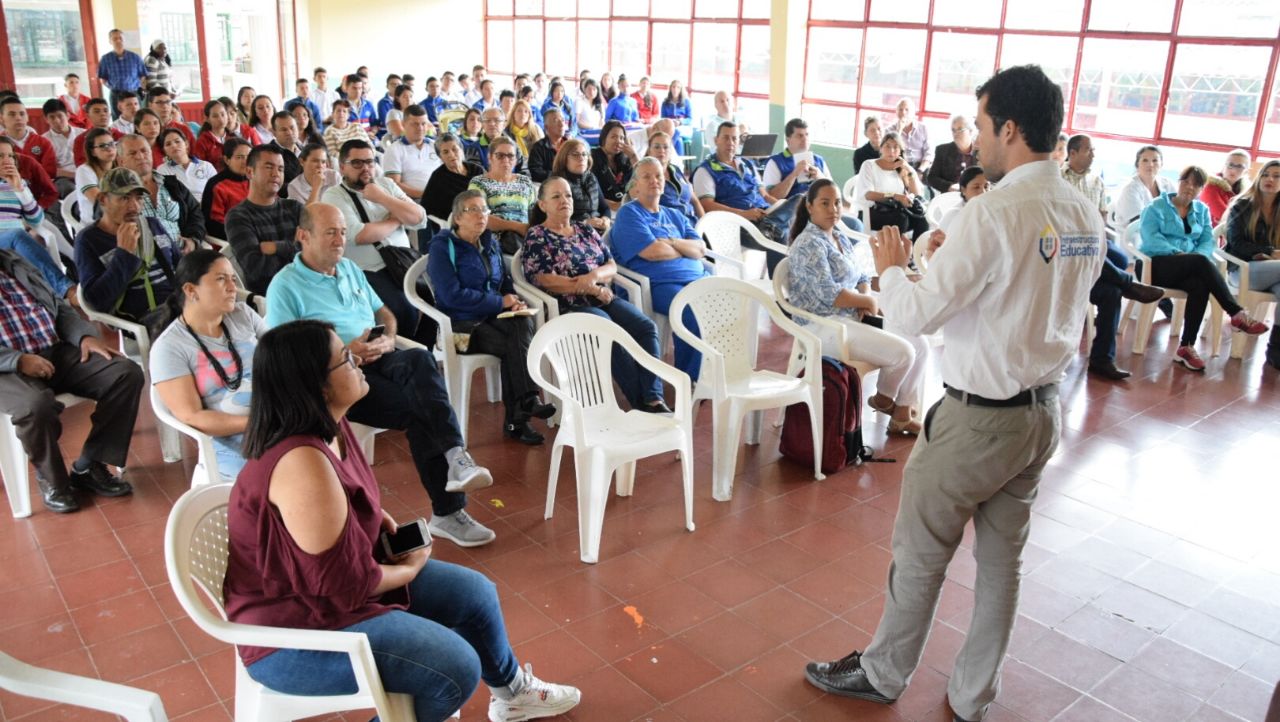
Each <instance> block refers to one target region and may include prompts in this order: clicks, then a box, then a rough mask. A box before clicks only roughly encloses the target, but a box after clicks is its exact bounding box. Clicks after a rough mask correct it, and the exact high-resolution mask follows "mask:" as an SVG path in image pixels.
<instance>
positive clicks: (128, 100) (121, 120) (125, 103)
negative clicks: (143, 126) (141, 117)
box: [111, 90, 142, 135]
mask: <svg viewBox="0 0 1280 722" xmlns="http://www.w3.org/2000/svg"><path fill="white" fill-rule="evenodd" d="M117 95H118V96H119V98H118V100H116V119H115V120H114V121H112V123H111V127H112V128H115V129H116V130H118V131H120V133H121V134H123V135H128V134H130V133H134V132H137V131H136V130H135V128H134V124H133V119H134V116H135V115H137V113H138V110H140V109H141V106H142V103H141V101H140V100H139V99H138V94H137V93H135V92H133V91H132V90H121V91H120V92H119V93H118V94H117Z"/></svg>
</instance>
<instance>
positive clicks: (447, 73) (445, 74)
mask: <svg viewBox="0 0 1280 722" xmlns="http://www.w3.org/2000/svg"><path fill="white" fill-rule="evenodd" d="M440 77H441V78H452V77H454V75H453V71H452V70H446V71H444V72H443V73H441V74H440Z"/></svg>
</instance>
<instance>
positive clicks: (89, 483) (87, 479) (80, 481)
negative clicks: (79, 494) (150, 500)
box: [71, 461, 133, 496]
mask: <svg viewBox="0 0 1280 722" xmlns="http://www.w3.org/2000/svg"><path fill="white" fill-rule="evenodd" d="M71 485H72V486H74V487H76V488H77V489H81V490H83V491H91V492H93V493H94V494H97V495H98V496H127V495H129V494H132V493H133V486H131V485H130V484H129V482H127V481H125V480H124V479H121V478H120V477H118V476H115V475H113V474H112V473H111V472H110V471H108V470H107V466H106V464H100V463H98V462H96V461H95V462H93V463H92V464H89V468H88V469H86V470H85V471H75V470H74V469H73V470H72V471H71Z"/></svg>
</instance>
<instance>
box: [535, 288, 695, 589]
mask: <svg viewBox="0 0 1280 722" xmlns="http://www.w3.org/2000/svg"><path fill="white" fill-rule="evenodd" d="M615 344H616V345H618V346H620V347H621V348H622V349H623V350H624V351H625V352H626V353H628V354H630V355H631V357H632V358H633V359H635V361H636V363H638V364H640V365H641V366H643V367H644V368H645V369H647V370H648V371H651V372H652V373H653V374H654V375H656V376H657V377H658V378H660V379H662V380H663V381H665V382H666V383H668V384H670V385H671V386H673V387H674V388H675V392H676V394H675V405H674V406H673V410H674V413H673V414H671V415H670V416H667V415H658V414H650V413H646V412H644V411H635V410H632V411H623V410H622V409H621V408H619V407H618V401H617V397H616V395H615V392H614V390H613V371H612V361H611V359H612V353H613V347H614V345H615ZM544 360H546V361H548V362H550V365H551V369H552V372H553V375H552V376H550V377H549V376H547V375H546V374H544V373H543V371H542V368H543V361H544ZM529 375H530V376H532V377H533V380H534V382H535V383H537V384H538V386H540V387H542V388H543V389H545V390H546V391H547V392H548V393H550V394H551V395H552V396H555V397H556V398H557V399H559V400H560V402H561V410H562V416H561V423H560V430H559V431H558V432H557V433H556V439H555V443H554V444H553V445H552V447H551V469H550V472H549V475H548V477H547V506H546V511H545V514H544V517H545V518H547V519H550V518H551V516H552V513H553V512H554V511H555V497H556V481H557V479H558V477H559V475H560V455H561V453H562V452H563V451H564V447H566V446H569V447H572V448H573V460H574V471H575V473H576V475H577V484H578V549H579V555H580V557H581V559H582V561H584V562H586V563H588V564H594V563H595V562H596V560H597V558H598V557H599V556H600V534H601V531H602V529H603V527H604V508H605V502H606V501H607V499H608V494H609V482H610V480H611V479H613V478H614V477H615V475H616V477H617V482H616V488H617V493H618V496H630V495H631V493H632V491H633V490H634V487H635V478H636V461H637V460H638V459H643V458H645V457H648V456H653V455H655V454H661V453H663V452H667V451H677V452H679V454H680V463H681V474H682V479H683V482H684V511H685V528H686V529H688V530H689V531H693V529H694V525H693V415H692V406H691V401H690V393H689V377H688V376H687V375H685V374H684V373H683V372H681V371H679V370H677V369H675V368H673V367H671V366H668V365H667V364H665V363H663V362H661V361H659V360H657V359H655V358H653V357H652V356H650V355H649V354H648V353H647V352H646V351H645V350H644V349H643V348H641V347H640V344H638V343H636V342H635V340H634V339H632V338H631V337H630V336H628V335H627V333H626V332H625V331H623V330H622V328H621V327H620V326H618V325H617V324H616V323H613V322H612V321H609V320H607V319H603V318H600V317H598V316H592V315H590V314H585V313H580V314H569V315H565V316H561V317H559V318H556V319H554V320H552V321H549V322H547V324H546V325H544V326H543V327H542V328H541V329H539V330H538V332H537V333H536V334H534V337H533V343H532V344H531V345H530V347H529Z"/></svg>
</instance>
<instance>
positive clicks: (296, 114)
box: [284, 104, 324, 145]
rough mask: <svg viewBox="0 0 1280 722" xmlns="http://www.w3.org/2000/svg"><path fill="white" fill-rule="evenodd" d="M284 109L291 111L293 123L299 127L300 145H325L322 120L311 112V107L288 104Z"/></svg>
mask: <svg viewBox="0 0 1280 722" xmlns="http://www.w3.org/2000/svg"><path fill="white" fill-rule="evenodd" d="M284 109H285V110H287V111H289V115H292V116H293V121H294V122H295V123H296V124H297V126H298V141H299V142H300V143H302V144H303V145H311V144H313V143H318V144H320V145H323V144H324V136H323V135H321V134H320V133H321V132H322V130H323V127H322V126H321V124H320V118H319V116H317V115H315V114H314V113H312V112H311V106H309V105H302V104H294V105H288V104H286V105H285V106H284Z"/></svg>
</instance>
